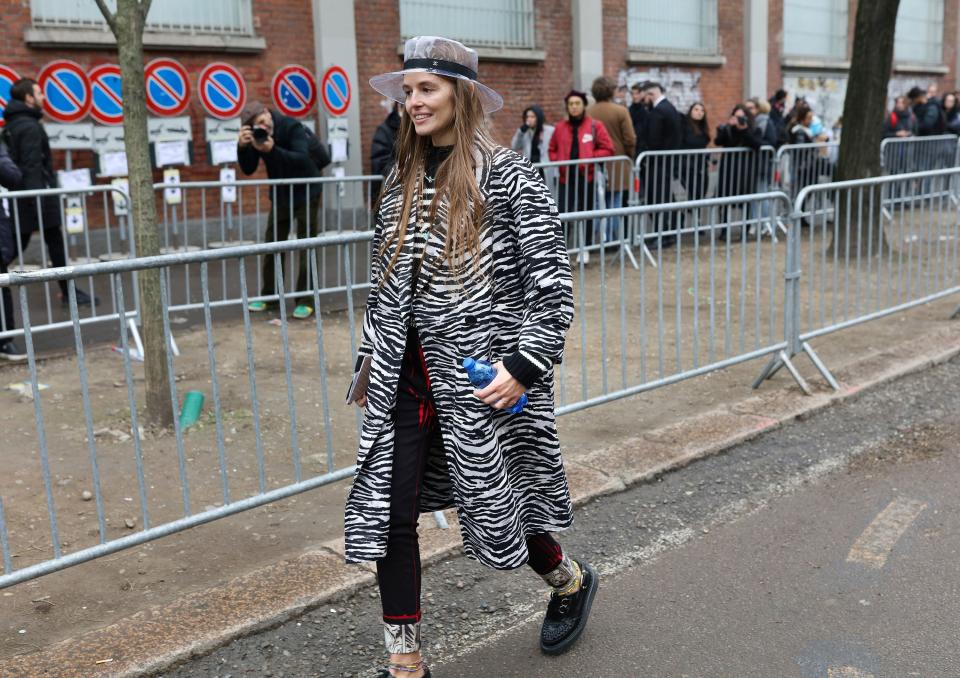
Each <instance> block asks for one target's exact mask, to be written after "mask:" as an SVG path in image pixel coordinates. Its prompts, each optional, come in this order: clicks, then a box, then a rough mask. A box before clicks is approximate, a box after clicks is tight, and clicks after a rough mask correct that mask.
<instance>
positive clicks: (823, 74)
mask: <svg viewBox="0 0 960 678" xmlns="http://www.w3.org/2000/svg"><path fill="white" fill-rule="evenodd" d="M856 4H857V0H769V1H767V0H671V1H670V2H669V3H662V2H659V1H657V0H204V1H203V2H197V1H196V0H162V1H157V2H154V3H153V10H152V12H151V15H150V17H149V26H148V32H147V35H146V37H145V44H146V47H147V50H148V54H147V59H148V60H149V59H151V58H153V57H155V56H161V55H163V56H170V57H173V58H175V59H177V60H179V61H181V62H182V63H183V64H184V65H185V66H186V68H187V70H188V72H189V73H190V77H191V78H192V79H193V80H192V83H191V85H192V87H193V94H192V97H191V101H190V103H189V106H188V108H187V113H189V115H190V117H191V122H192V130H193V136H194V140H195V143H194V149H195V152H194V162H193V164H192V165H191V166H190V167H189V168H184V178H186V179H208V178H213V177H215V176H216V175H217V170H216V168H214V167H211V166H210V163H209V159H208V158H207V157H206V149H205V147H204V145H203V143H202V140H203V135H204V123H203V118H204V117H205V113H204V111H203V109H202V107H201V104H200V101H199V100H198V96H197V92H196V87H197V77H198V76H199V73H200V71H201V70H202V69H203V67H204V66H205V65H207V64H209V63H211V62H215V61H225V62H228V63H230V64H232V65H234V66H236V67H237V68H238V69H239V70H240V72H241V73H242V75H243V77H244V80H245V82H246V86H247V92H248V99H250V98H258V99H261V100H263V101H266V102H271V101H272V99H273V97H272V87H271V85H272V82H273V77H274V75H275V74H276V72H277V71H278V70H279V69H280V68H281V67H283V66H284V65H286V64H291V63H295V64H300V65H302V66H304V67H305V68H306V69H308V70H310V71H312V72H314V73H315V74H317V76H318V78H319V74H320V73H322V72H323V71H324V70H325V69H326V68H327V67H329V66H331V65H339V66H341V67H343V68H344V70H345V71H346V72H347V74H348V75H349V77H350V79H351V84H352V96H351V102H350V105H349V108H348V110H347V112H346V114H345V116H344V117H345V118H346V121H347V127H348V133H349V138H350V143H349V153H350V158H349V160H348V161H347V162H346V163H344V165H345V166H344V170H345V171H346V172H347V173H348V174H355V173H359V172H361V171H363V170H364V169H368V168H369V162H368V160H367V157H368V154H369V145H370V139H371V138H372V136H373V133H374V130H375V129H376V127H377V125H378V124H379V123H380V122H381V121H382V120H383V118H384V116H385V115H386V113H387V107H386V106H385V102H384V101H383V100H382V98H381V97H380V96H379V95H377V94H376V93H375V92H373V91H372V90H371V89H370V88H369V87H368V86H367V85H366V82H367V80H368V79H369V78H370V77H371V76H372V75H374V74H376V73H380V72H383V71H387V70H393V69H397V68H399V67H400V65H401V63H402V48H403V40H404V39H405V38H406V37H409V36H411V35H416V34H426V35H429V34H442V35H446V36H449V37H453V38H457V39H460V40H462V41H463V42H465V43H467V44H469V45H471V46H473V47H475V48H476V49H477V50H478V51H479V52H480V55H481V66H480V73H481V78H482V79H483V80H484V81H485V82H487V83H488V84H489V85H490V86H492V87H493V88H495V89H496V90H498V91H499V92H501V93H502V94H503V96H504V99H505V106H504V109H503V110H502V111H500V112H499V113H497V114H496V115H495V116H493V119H492V121H491V123H492V126H493V130H494V134H495V136H496V138H497V139H498V140H499V141H500V142H501V143H508V142H509V140H510V137H511V136H512V134H513V131H514V130H515V129H516V127H517V126H518V125H519V124H520V118H521V113H522V110H523V109H524V108H525V107H526V106H527V105H529V104H532V103H537V104H540V105H541V106H542V107H543V108H544V110H545V111H546V113H547V117H548V119H549V120H551V121H553V120H558V119H560V118H561V117H562V116H563V114H564V111H563V97H564V95H565V94H566V92H567V91H568V90H569V89H571V88H573V87H576V88H582V89H588V88H589V85H590V82H591V81H592V80H593V78H595V77H596V76H598V75H600V74H605V75H609V76H612V77H614V78H616V79H617V80H618V81H619V82H620V83H621V84H623V85H629V84H631V83H633V82H635V81H638V80H646V79H653V80H658V81H660V82H662V83H663V84H664V85H665V86H666V88H667V92H668V96H670V98H671V99H673V100H674V102H675V103H676V104H677V107H678V108H680V109H681V110H685V109H686V107H687V106H689V105H690V104H691V103H692V102H693V101H703V102H705V104H706V106H707V109H708V111H709V115H710V121H711V124H713V125H716V124H719V123H721V122H723V121H725V119H726V117H727V114H728V113H729V110H730V108H731V107H732V105H733V104H734V103H735V102H737V101H739V100H742V99H743V98H745V97H748V96H769V94H770V93H771V92H772V91H774V90H776V89H777V88H779V87H784V88H786V89H787V90H788V91H789V92H790V94H791V96H793V95H796V94H803V95H804V96H806V97H807V98H808V100H810V101H811V102H812V103H813V105H814V108H815V109H816V110H817V111H818V112H819V113H820V115H821V116H822V117H823V118H824V120H825V122H827V123H828V124H829V123H831V122H833V121H835V120H836V118H837V117H838V116H839V112H840V111H841V110H842V102H843V95H844V91H845V86H846V69H847V68H848V67H849V55H850V51H851V46H852V41H853V24H854V17H855V14H856ZM958 9H960V0H902V2H901V10H900V15H899V17H898V26H897V42H896V54H895V66H894V73H893V75H892V79H891V84H890V92H891V94H893V93H900V92H903V91H906V90H907V89H909V87H910V86H912V85H914V84H918V85H922V86H924V87H925V86H927V85H928V84H930V83H933V82H936V83H937V84H939V86H940V88H941V89H942V90H946V89H953V88H955V87H956V86H957V77H958V70H957V59H958V54H957V42H958ZM0 19H2V21H0V37H2V40H3V44H4V45H5V47H6V49H5V50H4V54H3V56H2V57H0V65H3V66H7V67H9V68H11V69H13V70H15V71H16V72H17V73H19V74H21V75H32V76H35V75H36V73H38V72H39V70H40V69H41V68H42V67H43V65H44V64H46V63H48V62H50V61H52V60H55V59H70V60H72V61H74V62H76V63H77V64H79V65H80V66H81V68H83V69H84V70H89V69H91V68H93V67H94V66H96V65H98V64H101V63H107V62H113V61H115V60H116V56H115V53H114V52H113V50H112V48H111V44H112V36H111V35H110V33H109V31H107V30H106V27H105V25H104V24H103V22H102V19H100V18H99V15H98V12H97V10H96V7H95V3H94V2H93V1H92V0H9V1H8V2H5V3H3V8H2V9H0ZM318 84H319V83H318ZM0 94H2V92H0ZM0 104H2V101H0ZM309 117H311V118H313V119H318V127H319V129H320V132H321V136H322V137H325V136H326V134H325V131H324V130H325V129H326V118H328V117H329V115H328V114H327V113H326V112H325V111H324V110H323V109H322V107H321V106H320V105H319V104H318V106H317V107H316V109H315V110H313V111H312V112H311V113H310V115H309ZM91 158H92V154H87V155H85V154H84V153H83V152H79V153H77V154H75V157H74V165H75V166H84V164H85V163H88V162H90V163H92V160H91Z"/></svg>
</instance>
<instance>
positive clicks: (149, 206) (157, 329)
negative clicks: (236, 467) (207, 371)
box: [98, 0, 174, 428]
mask: <svg viewBox="0 0 960 678" xmlns="http://www.w3.org/2000/svg"><path fill="white" fill-rule="evenodd" d="M98 4H100V3H99V2H98ZM149 7H150V2H149V0H117V13H116V15H115V16H112V17H111V16H108V12H105V13H104V16H105V18H106V19H107V22H108V23H109V24H110V27H111V29H112V30H113V33H114V36H115V37H116V40H117V59H118V61H119V64H120V74H121V78H122V83H123V136H124V147H125V150H126V153H127V166H128V168H129V180H130V201H131V203H132V204H131V209H130V214H131V218H132V229H131V230H132V231H133V233H134V245H135V247H136V253H137V256H140V257H144V256H153V255H157V254H159V253H160V233H159V232H158V230H157V210H156V203H155V202H154V191H153V169H152V167H151V165H150V142H149V139H148V136H147V109H146V106H145V105H144V101H146V86H145V84H144V77H143V27H144V24H145V22H146V16H147V11H148V10H149ZM104 9H105V8H104V7H103V6H102V5H101V10H104ZM160 275H161V271H160V269H151V270H147V271H140V272H139V273H138V275H137V279H138V282H139V294H140V325H141V331H142V335H143V349H144V356H143V366H144V377H145V382H146V397H147V398H146V399H147V407H146V415H147V422H148V423H149V424H150V425H151V426H153V427H155V428H167V427H170V426H172V425H173V416H174V413H173V405H172V401H171V399H170V383H169V375H168V371H167V355H166V348H167V347H166V343H167V337H166V334H165V333H164V330H163V313H164V309H163V306H162V304H161V300H160Z"/></svg>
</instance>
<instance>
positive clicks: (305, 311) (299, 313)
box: [293, 304, 313, 320]
mask: <svg viewBox="0 0 960 678" xmlns="http://www.w3.org/2000/svg"><path fill="white" fill-rule="evenodd" d="M312 315H313V307H312V306H307V305H306V304H300V305H299V306H297V307H296V308H295V309H293V317H294V318H296V319H297V320H306V319H307V318H309V317H310V316H312Z"/></svg>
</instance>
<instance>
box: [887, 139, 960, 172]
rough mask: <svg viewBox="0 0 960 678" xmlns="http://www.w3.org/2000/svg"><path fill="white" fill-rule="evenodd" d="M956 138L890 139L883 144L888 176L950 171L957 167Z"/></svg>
mask: <svg viewBox="0 0 960 678" xmlns="http://www.w3.org/2000/svg"><path fill="white" fill-rule="evenodd" d="M957 153H958V144H957V135H955V134H939V135H936V136H929V137H888V138H886V139H884V140H883V141H881V142H880V159H881V164H882V166H883V170H884V173H885V174H909V173H911V172H926V171H929V170H938V169H949V168H950V167H956V166H957V164H958V155H957Z"/></svg>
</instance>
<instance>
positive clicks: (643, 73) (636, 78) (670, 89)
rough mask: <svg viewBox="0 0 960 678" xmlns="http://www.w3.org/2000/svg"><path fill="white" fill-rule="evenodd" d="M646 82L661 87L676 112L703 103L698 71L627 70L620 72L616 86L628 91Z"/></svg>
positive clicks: (668, 69)
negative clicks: (658, 84)
mask: <svg viewBox="0 0 960 678" xmlns="http://www.w3.org/2000/svg"><path fill="white" fill-rule="evenodd" d="M646 80H651V81H653V82H659V83H660V84H661V85H663V89H664V93H665V94H666V96H667V98H668V99H669V100H670V101H671V103H673V105H674V106H676V107H677V110H678V111H681V112H684V113H686V111H687V109H688V108H690V106H692V105H693V104H694V102H697V101H703V95H702V94H701V93H700V71H685V70H681V69H679V68H659V67H656V66H650V67H643V68H627V69H623V70H621V71H620V75H619V77H618V84H619V85H620V86H621V87H626V88H627V89H629V88H630V87H632V86H633V85H634V84H635V83H638V82H644V81H646Z"/></svg>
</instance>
